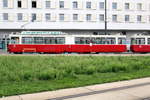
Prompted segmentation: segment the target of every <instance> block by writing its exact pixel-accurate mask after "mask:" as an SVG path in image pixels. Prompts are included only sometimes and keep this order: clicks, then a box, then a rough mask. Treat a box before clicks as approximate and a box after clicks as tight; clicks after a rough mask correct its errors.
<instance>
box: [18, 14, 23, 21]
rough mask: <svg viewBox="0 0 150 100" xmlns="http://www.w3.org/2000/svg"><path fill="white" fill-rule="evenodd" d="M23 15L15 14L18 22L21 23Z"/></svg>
mask: <svg viewBox="0 0 150 100" xmlns="http://www.w3.org/2000/svg"><path fill="white" fill-rule="evenodd" d="M22 16H23V14H22V13H18V14H17V17H18V21H21V20H23V17H22Z"/></svg>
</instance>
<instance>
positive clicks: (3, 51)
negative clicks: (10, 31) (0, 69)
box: [0, 49, 8, 55]
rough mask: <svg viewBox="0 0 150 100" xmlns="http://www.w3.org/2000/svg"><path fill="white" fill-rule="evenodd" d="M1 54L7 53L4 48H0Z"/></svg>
mask: <svg viewBox="0 0 150 100" xmlns="http://www.w3.org/2000/svg"><path fill="white" fill-rule="evenodd" d="M1 54H4V55H5V54H8V53H7V52H6V50H2V49H0V55H1Z"/></svg>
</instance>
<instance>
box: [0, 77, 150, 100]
mask: <svg viewBox="0 0 150 100" xmlns="http://www.w3.org/2000/svg"><path fill="white" fill-rule="evenodd" d="M0 100H150V78H143V79H135V80H130V81H121V82H114V83H106V84H99V85H92V86H85V87H79V88H71V89H62V90H57V91H50V92H42V93H35V94H25V95H17V96H10V97H3V98H1V99H0Z"/></svg>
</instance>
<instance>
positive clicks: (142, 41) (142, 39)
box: [136, 38, 145, 44]
mask: <svg viewBox="0 0 150 100" xmlns="http://www.w3.org/2000/svg"><path fill="white" fill-rule="evenodd" d="M136 44H145V39H144V38H136Z"/></svg>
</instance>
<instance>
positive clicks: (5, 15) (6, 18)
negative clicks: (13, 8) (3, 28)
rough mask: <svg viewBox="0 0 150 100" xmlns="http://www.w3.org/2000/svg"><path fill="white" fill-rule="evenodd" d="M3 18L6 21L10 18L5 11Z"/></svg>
mask: <svg viewBox="0 0 150 100" xmlns="http://www.w3.org/2000/svg"><path fill="white" fill-rule="evenodd" d="M3 20H5V21H7V20H8V13H3Z"/></svg>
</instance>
